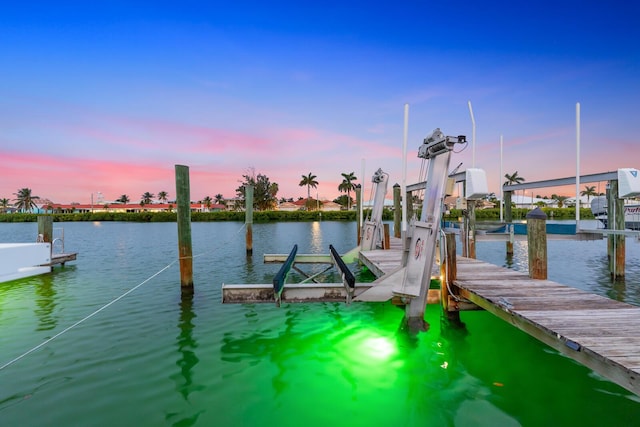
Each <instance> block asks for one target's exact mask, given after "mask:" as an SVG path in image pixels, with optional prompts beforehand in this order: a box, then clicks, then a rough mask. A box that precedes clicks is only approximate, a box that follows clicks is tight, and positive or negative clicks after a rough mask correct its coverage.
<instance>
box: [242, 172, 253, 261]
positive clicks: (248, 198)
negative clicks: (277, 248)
mask: <svg viewBox="0 0 640 427" xmlns="http://www.w3.org/2000/svg"><path fill="white" fill-rule="evenodd" d="M244 201H245V214H244V224H245V226H246V227H247V233H246V248H247V255H248V256H251V255H253V185H251V184H248V185H245V187H244Z"/></svg>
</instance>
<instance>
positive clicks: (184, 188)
mask: <svg viewBox="0 0 640 427" xmlns="http://www.w3.org/2000/svg"><path fill="white" fill-rule="evenodd" d="M175 171H176V172H175V173H176V209H177V222H178V257H179V261H180V285H181V287H182V290H183V291H185V290H188V289H193V248H192V246H191V190H190V184H189V167H188V166H183V165H175Z"/></svg>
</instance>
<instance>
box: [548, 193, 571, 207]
mask: <svg viewBox="0 0 640 427" xmlns="http://www.w3.org/2000/svg"><path fill="white" fill-rule="evenodd" d="M551 198H552V199H553V200H555V201H556V202H557V203H558V207H559V208H561V207H562V206H563V205H564V201H565V200H567V199H568V197H567V196H558V195H557V194H552V195H551Z"/></svg>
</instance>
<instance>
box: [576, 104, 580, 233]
mask: <svg viewBox="0 0 640 427" xmlns="http://www.w3.org/2000/svg"><path fill="white" fill-rule="evenodd" d="M579 229H580V103H579V102H576V231H578V230H579Z"/></svg>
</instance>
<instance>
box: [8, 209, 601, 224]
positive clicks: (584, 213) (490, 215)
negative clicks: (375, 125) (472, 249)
mask: <svg viewBox="0 0 640 427" xmlns="http://www.w3.org/2000/svg"><path fill="white" fill-rule="evenodd" d="M542 210H543V211H544V212H545V213H546V214H547V218H548V219H550V220H551V219H553V220H556V219H574V218H575V208H572V207H571V208H542ZM529 211H530V209H523V208H514V209H512V214H513V219H514V220H520V219H525V217H526V215H527V213H528V212H529ZM475 213H476V220H477V221H495V220H499V219H500V210H499V209H497V208H492V209H477V210H476V211H475ZM42 215H49V216H52V217H53V221H54V222H76V221H78V222H81V221H125V222H176V213H175V212H93V213H91V212H84V213H50V214H34V213H1V214H0V223H9V222H36V221H37V220H38V216H42ZM462 216H463V212H462V211H460V210H458V209H452V210H451V211H449V212H448V213H447V214H445V215H444V219H446V220H449V221H455V220H458V219H460V218H462ZM580 217H581V218H582V219H593V214H592V213H591V209H590V208H581V209H580ZM356 219H357V212H356V211H353V210H351V211H327V212H322V211H254V212H253V222H256V223H260V222H277V221H283V222H284V221H356ZM382 219H383V220H385V221H392V220H393V219H394V214H393V211H392V210H391V209H384V211H383V215H382ZM191 221H192V222H216V221H239V222H244V221H245V213H244V212H241V211H219V212H192V213H191Z"/></svg>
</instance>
